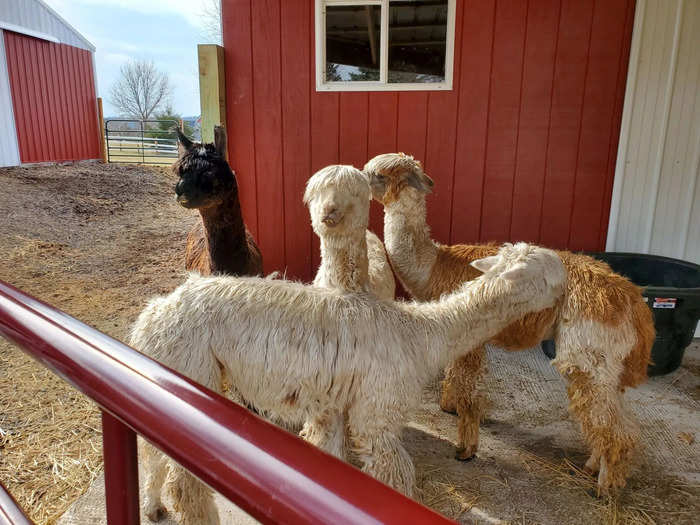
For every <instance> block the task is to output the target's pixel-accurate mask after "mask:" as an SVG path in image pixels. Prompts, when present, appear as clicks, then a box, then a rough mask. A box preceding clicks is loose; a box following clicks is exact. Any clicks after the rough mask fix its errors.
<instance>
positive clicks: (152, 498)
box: [139, 439, 168, 521]
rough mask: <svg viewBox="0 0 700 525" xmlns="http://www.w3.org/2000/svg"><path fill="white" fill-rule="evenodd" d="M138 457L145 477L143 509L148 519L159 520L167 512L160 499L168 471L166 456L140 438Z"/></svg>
mask: <svg viewBox="0 0 700 525" xmlns="http://www.w3.org/2000/svg"><path fill="white" fill-rule="evenodd" d="M139 457H140V458H141V464H142V465H143V467H144V469H145V478H146V479H145V487H144V489H145V495H144V502H143V506H144V510H145V512H146V516H148V519H150V520H151V521H160V520H161V519H162V518H163V517H164V516H165V514H166V513H167V509H166V508H165V506H164V505H163V502H162V500H161V489H162V488H163V484H164V482H165V477H166V475H167V473H168V458H166V457H165V456H164V455H163V454H162V453H161V452H160V451H158V450H156V449H155V448H154V447H153V446H152V445H150V444H148V443H146V442H145V441H144V440H142V439H139Z"/></svg>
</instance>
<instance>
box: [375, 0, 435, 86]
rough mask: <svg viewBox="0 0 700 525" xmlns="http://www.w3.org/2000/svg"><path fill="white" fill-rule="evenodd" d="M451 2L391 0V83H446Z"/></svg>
mask: <svg viewBox="0 0 700 525" xmlns="http://www.w3.org/2000/svg"><path fill="white" fill-rule="evenodd" d="M447 1H448V0H413V1H411V0H402V1H397V2H394V1H390V2H389V78H388V80H389V82H443V81H444V80H445V53H446V50H447V45H446V42H447Z"/></svg>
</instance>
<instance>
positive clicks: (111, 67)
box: [44, 0, 206, 116]
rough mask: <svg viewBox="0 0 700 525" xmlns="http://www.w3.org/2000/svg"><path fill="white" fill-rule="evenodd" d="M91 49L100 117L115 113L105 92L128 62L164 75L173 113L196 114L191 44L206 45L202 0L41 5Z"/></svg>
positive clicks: (85, 0)
mask: <svg viewBox="0 0 700 525" xmlns="http://www.w3.org/2000/svg"><path fill="white" fill-rule="evenodd" d="M44 1H45V2H46V3H47V4H49V5H50V6H51V7H52V8H53V9H54V10H56V12H57V13H58V14H60V15H61V16H62V17H63V18H65V19H66V20H67V21H68V23H70V24H71V25H72V26H73V27H74V28H75V29H76V30H77V31H78V32H79V33H81V34H82V35H83V36H84V37H85V38H87V39H88V40H89V41H90V42H92V43H93V44H94V45H95V47H96V48H97V50H96V53H95V59H96V65H97V85H98V91H99V94H98V96H101V97H102V98H103V102H104V114H105V116H115V115H116V114H117V112H116V110H115V109H114V107H113V106H112V105H111V104H110V103H109V88H110V86H111V85H112V84H113V83H114V81H115V79H116V78H117V76H118V74H119V68H120V66H121V65H122V64H123V63H124V62H126V61H127V60H129V58H144V59H148V60H153V62H154V63H155V65H156V66H157V67H158V68H159V69H161V70H162V71H165V72H167V73H168V75H170V80H171V84H172V85H173V96H172V102H173V108H174V109H175V111H177V112H179V113H181V114H182V115H183V116H190V115H199V85H198V72H197V44H201V43H206V37H205V36H204V32H203V29H202V20H201V16H200V13H201V5H202V3H203V2H204V1H206V0H44Z"/></svg>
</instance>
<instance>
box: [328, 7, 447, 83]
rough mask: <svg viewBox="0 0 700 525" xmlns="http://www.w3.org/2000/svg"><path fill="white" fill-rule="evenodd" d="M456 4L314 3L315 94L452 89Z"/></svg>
mask: <svg viewBox="0 0 700 525" xmlns="http://www.w3.org/2000/svg"><path fill="white" fill-rule="evenodd" d="M455 8H456V0H364V1H362V0H316V90H317V91H399V90H450V89H452V57H453V54H454V34H455V30H454V25H455Z"/></svg>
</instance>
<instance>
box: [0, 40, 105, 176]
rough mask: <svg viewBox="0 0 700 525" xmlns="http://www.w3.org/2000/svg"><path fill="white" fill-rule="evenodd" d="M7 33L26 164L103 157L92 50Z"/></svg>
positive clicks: (20, 141) (7, 50) (15, 109)
mask: <svg viewBox="0 0 700 525" xmlns="http://www.w3.org/2000/svg"><path fill="white" fill-rule="evenodd" d="M4 34H5V53H6V55H7V68H8V71H9V76H10V89H11V91H12V102H13V108H14V113H15V124H16V126H17V139H18V142H19V153H20V160H21V162H23V163H29V162H60V161H73V160H85V159H98V158H100V143H99V130H98V124H97V98H96V95H95V82H94V78H93V69H92V53H91V52H90V51H87V50H84V49H79V48H77V47H72V46H67V45H65V44H55V43H53V42H48V41H46V40H40V39H38V38H34V37H30V36H26V35H21V34H19V33H13V32H11V31H4Z"/></svg>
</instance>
